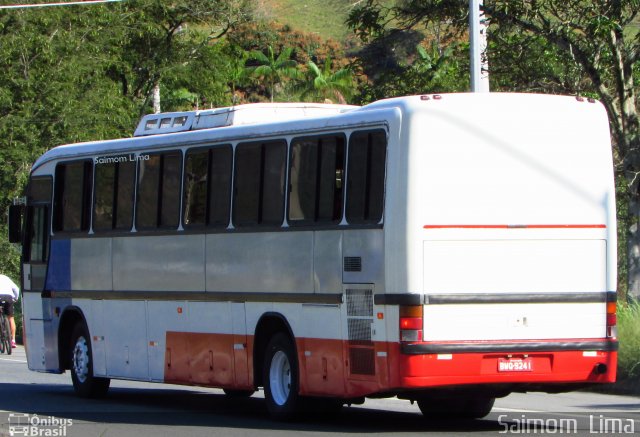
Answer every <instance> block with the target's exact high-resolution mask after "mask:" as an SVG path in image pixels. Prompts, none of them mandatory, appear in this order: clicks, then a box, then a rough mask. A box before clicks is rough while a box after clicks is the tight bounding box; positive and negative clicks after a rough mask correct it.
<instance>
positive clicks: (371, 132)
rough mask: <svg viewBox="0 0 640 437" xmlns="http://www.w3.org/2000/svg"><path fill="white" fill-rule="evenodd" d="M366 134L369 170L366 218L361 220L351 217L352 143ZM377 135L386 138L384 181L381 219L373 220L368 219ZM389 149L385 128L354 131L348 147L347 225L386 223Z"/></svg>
mask: <svg viewBox="0 0 640 437" xmlns="http://www.w3.org/2000/svg"><path fill="white" fill-rule="evenodd" d="M363 134H366V135H367V136H368V140H367V147H368V150H367V168H366V175H365V193H364V199H363V200H364V212H363V215H364V216H365V217H363V219H362V220H359V219H358V218H354V217H350V212H351V211H350V208H349V206H350V205H349V200H350V198H351V197H352V195H350V187H351V185H352V182H351V181H352V179H351V178H352V176H353V175H352V174H351V173H352V172H351V171H350V170H351V164H352V142H353V141H354V137H355V136H357V135H363ZM375 134H382V135H383V138H384V163H383V165H382V180H381V181H380V182H381V186H380V190H381V191H380V193H379V194H380V205H379V206H380V215H379V217H375V218H373V219H371V218H367V217H366V216H367V211H368V210H369V209H370V206H371V204H370V202H371V199H372V194H371V188H372V187H371V183H370V179H371V173H372V172H373V160H372V159H371V153H372V151H373V150H372V149H373V143H372V141H371V137H372V135H375ZM388 149H389V137H388V135H387V131H386V130H385V129H383V128H372V129H362V130H354V131H352V132H351V133H350V135H349V140H348V145H347V164H346V166H347V171H346V180H345V185H346V191H345V203H344V219H345V221H346V222H347V224H349V225H350V226H375V225H380V224H382V223H383V222H384V215H385V201H386V188H387V161H388V159H387V157H388V156H387V154H388Z"/></svg>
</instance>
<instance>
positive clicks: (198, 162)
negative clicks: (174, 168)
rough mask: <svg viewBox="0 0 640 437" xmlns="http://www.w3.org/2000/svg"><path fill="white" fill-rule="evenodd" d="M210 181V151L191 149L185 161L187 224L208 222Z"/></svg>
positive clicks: (184, 219)
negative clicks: (208, 189)
mask: <svg viewBox="0 0 640 437" xmlns="http://www.w3.org/2000/svg"><path fill="white" fill-rule="evenodd" d="M208 182H209V151H208V150H197V151H189V152H187V155H186V157H185V161H184V193H183V196H184V197H183V199H184V200H183V202H184V216H183V222H184V224H185V226H187V225H191V226H193V225H204V224H205V223H206V222H207V188H208Z"/></svg>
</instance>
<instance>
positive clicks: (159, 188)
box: [134, 149, 184, 232]
mask: <svg viewBox="0 0 640 437" xmlns="http://www.w3.org/2000/svg"><path fill="white" fill-rule="evenodd" d="M141 155H145V156H148V157H149V158H151V157H153V156H159V157H160V164H159V176H158V181H157V183H156V189H155V192H156V193H157V198H156V203H155V209H156V215H155V225H151V226H146V225H145V226H141V225H140V221H139V220H140V198H141V197H140V175H141V174H142V172H141V171H140V166H141V165H143V164H144V163H145V162H147V161H148V159H139V158H138V159H137V161H138V162H137V165H136V184H135V205H134V226H135V229H136V231H141V232H144V231H162V230H166V231H174V230H175V231H177V230H179V229H180V227H181V224H182V214H181V211H182V181H183V173H184V168H183V166H184V157H183V153H182V150H180V149H171V150H162V151H155V150H154V151H149V152H144V153H142V152H141V153H140V154H139V155H138V157H139V156H141ZM168 155H176V156H177V157H178V170H179V175H178V178H177V181H178V187H177V190H178V193H177V198H178V202H179V205H178V207H177V211H176V219H177V222H176V224H175V225H166V224H163V223H162V215H163V208H162V205H163V200H164V183H163V182H164V177H165V176H164V175H165V158H166V156H168Z"/></svg>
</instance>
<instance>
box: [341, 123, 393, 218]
mask: <svg viewBox="0 0 640 437" xmlns="http://www.w3.org/2000/svg"><path fill="white" fill-rule="evenodd" d="M386 148H387V140H386V135H385V133H384V131H369V132H355V133H353V134H352V135H351V138H350V139H349V160H348V161H349V164H348V165H349V167H348V169H347V210H346V216H347V221H348V222H349V223H354V224H371V223H378V222H379V221H380V220H381V219H382V210H383V205H384V171H385V160H386Z"/></svg>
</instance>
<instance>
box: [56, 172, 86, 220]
mask: <svg viewBox="0 0 640 437" xmlns="http://www.w3.org/2000/svg"><path fill="white" fill-rule="evenodd" d="M91 174H92V165H91V161H77V162H72V163H67V164H59V165H58V166H57V167H56V182H55V196H54V225H53V228H54V230H56V231H70V232H78V231H86V230H88V229H89V217H90V214H89V211H90V205H91Z"/></svg>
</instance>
